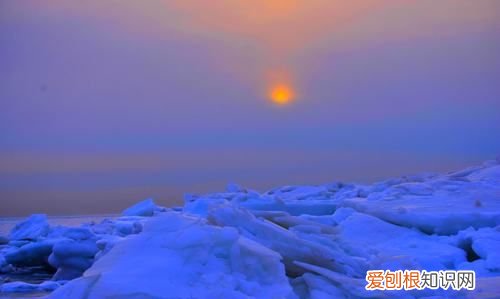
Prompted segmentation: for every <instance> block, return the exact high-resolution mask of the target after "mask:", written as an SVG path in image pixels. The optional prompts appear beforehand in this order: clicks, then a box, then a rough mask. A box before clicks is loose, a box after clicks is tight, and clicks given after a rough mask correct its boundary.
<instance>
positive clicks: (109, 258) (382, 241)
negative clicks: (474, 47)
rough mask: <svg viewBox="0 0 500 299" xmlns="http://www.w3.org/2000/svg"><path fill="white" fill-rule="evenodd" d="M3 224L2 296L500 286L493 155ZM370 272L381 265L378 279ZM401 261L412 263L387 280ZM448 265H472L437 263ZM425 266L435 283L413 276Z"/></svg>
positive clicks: (469, 294) (308, 293) (498, 172)
mask: <svg viewBox="0 0 500 299" xmlns="http://www.w3.org/2000/svg"><path fill="white" fill-rule="evenodd" d="M0 223H1V229H2V231H3V232H4V233H3V234H4V235H6V233H7V232H8V231H9V230H10V232H9V233H8V239H3V240H2V242H3V243H6V245H4V246H3V248H2V249H1V250H0V270H1V271H0V272H1V273H4V278H7V280H5V279H4V282H3V283H0V294H1V296H3V297H0V298H30V296H31V297H32V296H41V295H45V294H49V293H50V294H49V295H48V298H51V299H60V298H71V299H100V298H163V299H166V298H206V299H212V298H214V299H215V298H231V299H250V298H259V299H273V298H286V299H331V298H348V299H358V298H380V299H387V298H401V299H417V298H418V299H430V298H433V299H434V298H450V299H451V298H453V299H456V298H463V299H471V298H473V299H476V298H482V299H498V298H500V253H499V251H498V248H500V159H497V160H494V161H486V162H484V163H483V164H481V165H477V166H472V167H469V168H467V169H463V170H458V171H454V172H449V173H444V174H433V173H423V174H417V175H411V176H403V177H399V178H390V179H387V180H384V181H381V182H378V183H374V184H371V185H360V184H353V183H344V182H332V183H330V184H325V185H298V186H282V187H279V188H275V189H272V190H269V191H267V192H263V193H261V192H258V191H255V190H251V189H247V188H244V187H241V186H238V185H235V184H229V185H228V186H227V188H226V190H225V191H222V192H217V193H210V194H201V195H186V196H185V203H184V205H183V206H182V207H178V208H166V207H161V206H158V205H156V204H155V202H154V201H153V200H152V199H146V200H143V201H140V202H139V203H137V204H135V205H133V206H132V207H130V208H128V209H126V210H124V211H122V213H121V214H120V215H119V216H118V215H116V216H113V215H99V216H77V217H75V216H70V217H47V216H46V215H42V214H35V215H32V216H30V217H28V218H25V219H13V218H9V219H3V220H2V221H0ZM14 224H15V225H14ZM380 269H382V271H380ZM371 271H380V272H383V273H385V274H382V275H384V276H383V279H387V280H386V281H384V285H380V286H379V287H380V288H377V289H373V288H371V284H370V283H369V282H370V280H369V279H368V278H369V277H368V272H371ZM399 271H401V272H402V271H405V273H406V272H410V271H411V272H415V271H420V272H421V273H422V276H419V278H418V279H419V281H418V282H417V284H416V286H414V287H411V285H410V284H408V281H409V280H405V281H406V282H405V283H406V284H405V286H406V285H408V289H401V287H400V288H399V289H398V288H392V289H390V283H393V284H394V282H395V280H394V278H393V279H392V280H391V277H393V276H389V272H391V273H395V272H399ZM454 271H459V272H462V273H465V272H467V273H475V274H474V275H475V278H472V279H468V280H467V281H464V280H463V279H462V280H460V279H458V278H457V277H459V276H458V275H457V276H455V275H452V276H451V278H450V276H444V274H445V272H446V273H450V272H454ZM430 272H432V273H434V274H436V275H438V272H439V275H441V276H440V277H441V278H439V281H440V287H439V288H432V287H427V286H426V285H424V284H423V282H424V281H423V279H424V276H423V275H424V273H430ZM454 273H456V272H454ZM152 274H154V275H152ZM419 275H420V274H419ZM385 276H387V278H385ZM436 277H437V276H436ZM420 278H421V279H422V281H420ZM436 279H437V278H436ZM450 281H451V283H453V284H450V283H447V282H450ZM464 282H465V284H464ZM386 283H387V284H386ZM386 285H387V289H384V287H385V286H386ZM17 294H22V295H17Z"/></svg>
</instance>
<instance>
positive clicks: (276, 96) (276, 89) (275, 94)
mask: <svg viewBox="0 0 500 299" xmlns="http://www.w3.org/2000/svg"><path fill="white" fill-rule="evenodd" d="M294 97H295V96H294V92H293V90H292V89H291V88H290V87H289V86H287V85H284V84H281V85H276V86H273V87H272V88H271V90H270V92H269V98H270V99H271V100H272V101H273V102H274V103H275V104H277V105H280V106H283V105H287V104H290V103H291V102H292V101H293V99H294Z"/></svg>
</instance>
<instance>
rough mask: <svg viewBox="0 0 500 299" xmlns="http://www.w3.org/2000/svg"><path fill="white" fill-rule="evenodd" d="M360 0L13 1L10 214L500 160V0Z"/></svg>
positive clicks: (2, 188) (0, 149)
mask: <svg viewBox="0 0 500 299" xmlns="http://www.w3.org/2000/svg"><path fill="white" fill-rule="evenodd" d="M347 2H348V1H336V0H332V1H322V0H314V1H307V2H304V1H302V2H300V1H296V0H289V1H284V0H276V1H267V0H266V1H264V0H258V1H247V0H241V1H228V0H220V2H212V1H210V2H204V1H192V0H185V1H130V0H126V1H112V0H107V1H104V0H99V1H97V0H91V1H84V2H78V3H74V2H72V1H63V0H54V1H41V0H37V1H35V0H32V1H16V0H8V1H1V2H0V216H12V215H26V214H29V213H32V212H46V213H50V214H88V213H107V212H118V211H120V210H121V209H123V208H124V207H126V206H127V205H129V204H131V203H133V202H135V201H137V200H140V199H142V198H145V197H150V196H152V197H154V198H155V199H157V201H158V202H160V203H162V204H165V205H169V204H172V203H176V204H179V203H180V202H181V201H182V194H183V193H198V192H207V191H221V190H223V189H224V186H225V184H226V183H228V182H236V183H240V184H242V185H244V186H247V187H250V188H254V189H257V190H260V191H264V190H266V189H268V188H271V187H274V186H278V185H284V184H320V183H327V182H332V181H338V180H342V181H357V182H371V181H375V180H378V179H384V178H386V177H390V176H399V175H404V174H411V173H415V172H420V171H448V170H453V169H456V168H461V167H465V166H468V165H471V164H476V163H480V162H481V161H483V160H486V159H493V158H495V157H496V155H497V154H499V153H500V135H499V133H498V132H500V3H499V2H498V1H496V0H491V1H485V0H479V1H466V0H463V1H461V0H453V1H451V0H443V1H430V0H421V1H391V0H387V1H358V2H356V1H352V2H351V1H349V3H347ZM215 3H217V5H216V4H215ZM273 74H284V76H281V77H280V79H278V80H284V81H286V82H284V83H286V84H288V85H289V86H290V88H292V89H293V90H294V92H295V93H296V100H295V101H293V102H292V103H290V104H289V105H285V106H277V105H275V104H273V103H272V102H271V101H270V100H269V99H268V98H267V93H268V89H269V88H270V87H272V86H273V84H275V83H282V82H278V81H275V78H276V76H274V77H273ZM283 78H285V79H283Z"/></svg>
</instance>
